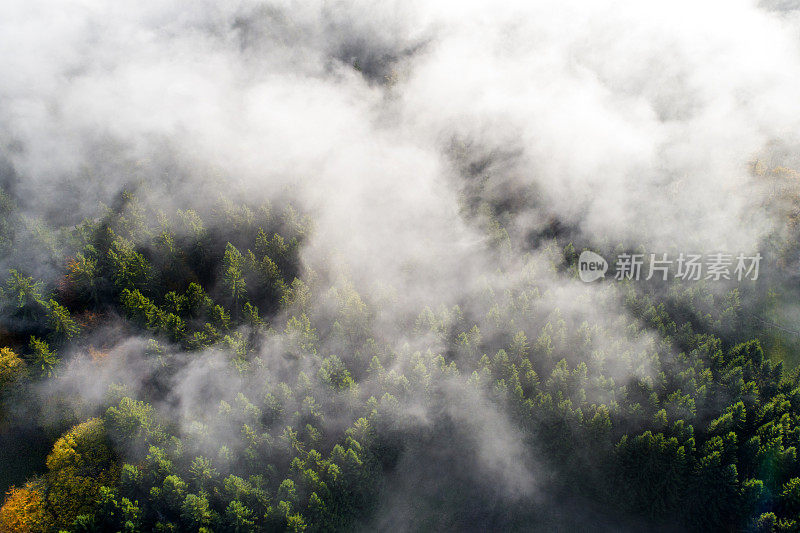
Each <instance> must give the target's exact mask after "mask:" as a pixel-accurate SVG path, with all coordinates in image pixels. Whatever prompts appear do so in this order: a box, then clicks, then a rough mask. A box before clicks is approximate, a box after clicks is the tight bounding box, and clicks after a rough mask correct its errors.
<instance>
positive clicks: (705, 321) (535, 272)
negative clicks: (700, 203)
mask: <svg viewBox="0 0 800 533" xmlns="http://www.w3.org/2000/svg"><path fill="white" fill-rule="evenodd" d="M759 172H760V173H761V174H765V173H766V171H764V170H763V169H762V170H760V171H759ZM774 174H775V176H774V177H773V178H770V179H776V180H784V181H786V180H793V179H796V178H795V177H794V175H792V174H791V173H787V172H786V171H780V170H779V171H776V172H775V173H774ZM784 181H781V182H780V183H783V182H784ZM16 203H17V200H16V199H15V198H14V197H13V195H11V194H8V193H3V194H2V196H0V207H1V208H2V224H0V247H2V251H3V252H2V253H3V254H4V255H5V256H7V257H9V258H10V259H9V262H8V263H9V264H8V269H7V271H5V272H3V274H2V289H0V345H2V350H0V393H1V394H2V413H1V414H2V422H0V423H1V424H2V433H3V434H4V435H6V438H7V439H11V440H13V439H15V438H16V439H28V438H30V439H32V440H31V442H34V443H36V442H38V443H40V444H43V446H44V447H45V451H44V452H43V453H40V452H38V451H37V446H38V447H41V446H39V445H33V444H32V445H30V446H27V445H24V444H23V445H21V446H19V445H18V446H19V448H20V450H22V451H20V452H19V454H16V453H15V454H14V456H13V457H9V456H8V455H7V456H5V457H4V458H3V461H4V462H8V463H23V464H26V465H29V467H28V469H27V471H25V472H21V473H20V472H16V471H14V472H12V471H11V470H9V469H8V468H6V472H7V473H6V474H5V476H6V480H5V481H6V484H7V485H8V486H9V488H8V491H7V493H6V496H5V503H4V504H3V506H2V509H1V510H0V530H2V531H20V532H21V531H26V532H49V531H75V532H78V531H125V532H134V531H207V532H208V531H241V532H244V531H287V530H288V531H334V530H349V529H359V528H367V529H369V528H376V527H381V526H383V527H384V528H386V527H390V524H391V522H390V520H391V517H385V516H382V514H381V513H382V512H381V509H382V507H383V503H384V502H385V500H386V498H387V495H389V494H391V493H392V491H394V490H396V487H397V486H398V485H403V484H405V485H407V486H409V487H412V489H413V490H414V491H416V492H417V493H418V494H419V502H423V503H422V504H416V505H417V506H416V508H415V510H414V513H413V517H412V518H408V519H407V520H409V521H410V527H411V528H412V529H415V530H420V531H430V530H490V529H493V530H504V531H509V530H510V531H513V530H527V529H531V528H532V527H533V525H536V524H538V525H539V526H540V527H541V528H544V529H547V528H548V524H549V525H550V526H554V525H555V524H561V525H563V524H569V523H570V521H572V522H573V525H574V526H578V525H580V524H581V523H582V522H581V521H586V522H585V523H590V524H593V526H596V527H602V525H603V524H607V525H608V527H609V528H614V527H617V528H625V527H628V528H631V529H638V528H642V527H645V525H647V527H654V526H655V527H663V528H664V529H667V530H697V531H708V530H726V531H796V530H798V528H800V462H798V457H797V449H798V445H799V444H800V442H799V441H800V382H798V373H797V371H796V370H795V360H796V359H793V358H794V357H796V356H795V355H794V351H795V348H794V343H795V342H796V339H795V338H794V337H793V335H792V333H791V332H787V331H782V330H777V329H775V328H774V327H772V326H771V325H770V324H771V322H770V320H771V318H770V314H769V313H770V310H771V309H773V308H774V306H776V305H778V304H779V303H780V300H781V299H782V298H790V297H791V295H792V294H793V293H792V290H793V289H792V290H790V289H785V288H783V289H781V290H778V289H779V288H780V287H785V284H786V283H787V281H786V279H778V278H776V277H772V278H770V277H769V276H767V275H765V276H764V280H763V281H762V282H761V283H760V284H751V285H747V286H745V283H746V282H742V286H741V287H740V286H737V285H733V284H732V285H730V286H726V287H725V288H724V289H723V290H720V289H719V287H712V286H710V285H709V284H706V283H704V282H695V283H689V282H686V283H678V282H669V283H665V284H660V285H656V284H646V283H634V282H627V283H621V282H620V283H616V282H613V281H611V282H598V286H600V285H601V284H602V283H605V284H606V285H605V287H606V288H607V290H606V291H605V292H603V294H605V295H606V297H607V298H609V299H610V300H611V301H614V302H619V303H620V305H621V308H623V309H625V310H626V312H625V313H621V314H619V316H611V317H609V316H607V315H605V314H604V315H603V316H598V317H597V318H596V320H590V319H586V317H585V316H582V317H580V320H577V319H576V318H575V317H576V316H577V315H576V314H575V313H573V312H571V311H570V310H569V309H567V307H569V306H568V304H567V303H566V302H565V303H564V307H563V308H562V307H561V306H559V305H554V304H553V301H554V299H557V294H555V293H554V291H553V289H552V286H551V284H550V283H549V282H548V281H547V280H549V279H552V278H553V277H554V276H555V277H557V278H560V279H565V280H568V281H569V280H572V281H570V283H575V284H580V282H579V281H577V280H576V273H575V261H576V257H577V253H578V251H579V250H580V249H581V246H582V244H581V243H578V242H572V241H571V240H569V236H568V235H566V230H565V231H564V232H561V233H560V234H557V235H549V236H546V238H547V243H546V246H542V248H546V251H545V252H539V253H536V254H529V255H527V256H525V257H527V258H526V259H525V268H524V269H523V271H524V275H523V276H521V278H520V279H519V280H518V281H517V282H515V283H512V284H506V285H505V286H501V285H498V284H496V283H494V282H493V280H491V279H487V280H486V283H485V285H484V287H483V289H482V290H481V291H480V294H477V295H475V294H465V295H464V302H455V303H454V302H446V303H443V304H442V305H440V306H438V307H437V306H429V307H426V308H422V309H418V310H417V311H416V312H415V314H414V315H413V316H408V317H405V316H402V317H401V318H398V319H396V320H394V322H393V323H392V324H391V328H390V327H388V326H387V324H386V320H385V317H382V315H381V313H380V311H381V306H383V305H386V306H390V305H391V301H398V300H402V295H397V294H395V295H393V296H390V297H388V302H389V303H387V302H386V301H384V300H382V299H381V298H379V297H373V296H367V295H362V294H359V293H358V292H357V290H356V289H355V288H354V285H353V284H352V283H350V282H349V281H348V279H347V277H346V276H344V275H341V276H338V277H331V276H326V275H323V274H321V273H317V272H314V271H312V270H310V269H309V268H308V267H307V266H305V265H303V264H302V262H301V260H300V256H301V255H300V251H301V248H302V246H303V243H304V241H305V240H306V239H308V238H309V236H310V235H312V234H313V231H314V224H313V220H312V217H310V216H307V215H305V214H303V213H302V212H301V211H300V210H299V209H297V208H294V207H292V205H291V204H290V203H288V202H283V203H276V204H274V205H268V204H259V205H248V204H247V203H244V202H241V201H229V200H225V199H221V200H220V201H219V202H218V203H217V204H216V205H214V206H213V207H211V208H208V209H205V210H199V211H196V210H192V209H189V208H186V209H176V210H175V211H174V212H165V211H163V210H160V209H156V208H154V207H152V206H149V205H148V204H147V203H146V202H143V201H142V200H141V198H140V197H139V195H138V194H136V193H133V192H125V193H122V194H120V195H119V196H118V197H117V198H116V200H115V202H114V203H113V205H110V206H105V205H103V206H100V207H99V208H98V209H99V211H98V216H97V217H95V218H94V219H87V220H84V221H83V222H81V223H79V224H75V225H73V224H70V225H65V226H58V225H55V224H53V223H52V222H51V221H47V220H45V219H35V218H31V217H29V216H27V215H25V214H23V212H22V211H21V210H18V209H17V208H16ZM495 207H496V206H495ZM495 207H493V206H482V207H481V212H483V213H490V214H491V213H492V211H493V209H494V211H495V213H496V214H497V213H499V211H498V210H497V209H495ZM489 220H490V221H489V222H487V223H485V224H483V226H482V227H483V228H484V229H485V231H486V232H487V233H488V234H489V235H490V237H491V239H490V242H491V246H493V247H494V253H495V254H496V256H497V258H498V262H497V264H498V275H499V277H502V275H503V273H504V270H503V269H504V268H507V264H510V263H508V262H506V261H504V259H503V258H504V257H508V256H515V257H517V256H519V257H522V256H523V253H524V250H517V249H515V247H516V246H517V245H516V244H512V243H514V242H516V240H514V239H509V237H508V235H507V234H506V233H505V230H504V229H503V226H502V216H501V215H500V214H497V216H495V215H491V216H490V218H489ZM787 220H788V221H787V225H786V228H785V230H786V231H785V232H784V233H781V234H779V235H776V238H775V240H774V242H772V243H770V246H771V248H770V250H771V251H770V253H769V254H768V257H767V263H768V265H771V266H773V267H775V269H777V268H779V267H780V265H781V264H782V261H785V260H786V258H787V257H789V256H790V255H791V254H793V253H794V251H793V248H792V247H791V246H788V245H786V243H787V242H788V243H791V242H792V241H791V239H792V238H794V237H795V236H796V232H795V230H794V228H795V223H794V220H793V219H791V217H788V218H787ZM544 238H545V237H541V238H540V239H539V242H542V239H544ZM620 246H621V245H620ZM32 258H35V260H36V267H35V268H34V266H33V263H32V262H31V261H32V260H33V259H32ZM768 265H766V264H765V266H764V267H763V268H764V269H765V271H766V270H768ZM45 267H46V268H45ZM775 269H773V271H774V270H775ZM53 272H54V273H55V274H51V273H53ZM771 284H772V285H771ZM780 284H783V285H780ZM587 304H588V305H591V302H587ZM756 315H757V316H758V317H762V318H764V317H765V318H764V320H762V321H755V320H754V319H753V316H756ZM392 328H394V329H392ZM620 331H621V332H624V334H623V335H622V336H620V335H619V334H618V332H620ZM402 336H404V338H406V339H408V341H407V342H404V343H398V342H397V339H398V338H401V337H402ZM131 339H133V340H131ZM126 342H127V343H128V344H125V346H126V348H125V350H127V352H135V354H136V361H137V364H138V365H139V367H138V370H137V372H138V373H139V375H140V376H142V378H141V382H140V383H132V382H131V381H130V380H128V379H123V378H120V381H119V382H116V383H112V384H111V385H110V386H108V390H107V391H106V392H105V394H104V396H103V398H102V400H101V401H98V402H95V403H93V402H83V403H82V402H81V401H80V398H79V396H80V395H79V394H76V393H75V391H71V390H70V389H63V388H59V387H58V386H57V384H58V383H59V382H60V381H62V380H64V379H66V376H68V375H72V374H70V373H69V366H68V364H69V361H71V360H76V359H81V358H82V360H83V361H85V366H84V367H82V368H83V370H82V372H83V376H84V377H85V378H86V379H87V381H90V380H92V379H93V378H92V375H91V373H92V372H93V369H96V370H97V372H98V373H100V372H101V369H102V368H104V367H108V366H109V365H113V364H114V358H115V357H121V356H120V348H119V346H120V345H123V344H124V343H126ZM131 343H134V344H133V345H132V346H131ZM205 360H208V361H214V362H215V364H216V365H217V366H214V367H213V370H212V372H211V374H213V377H214V379H215V380H217V381H216V382H215V383H216V384H212V385H209V387H210V388H209V390H203V387H202V386H200V387H199V390H198V392H197V396H195V398H196V399H199V398H202V399H203V402H207V403H204V404H203V405H202V406H199V405H195V406H194V408H193V409H188V410H187V411H186V412H183V414H181V415H180V416H177V415H175V411H172V410H170V409H169V406H170V402H171V401H173V400H174V397H173V396H172V395H171V387H173V386H174V384H175V383H176V380H178V379H180V376H182V375H183V374H182V373H183V372H184V371H185V369H186V368H187V365H189V364H190V362H191V361H205ZM212 381H213V380H212ZM198 383H205V382H203V381H202V380H199V381H198ZM454 383H457V384H459V385H460V386H459V387H453V384H454ZM454 390H455V392H454ZM454 402H461V403H462V404H463V405H465V406H468V407H467V409H466V413H465V412H463V411H455V410H454V408H453V407H452V405H453V403H454ZM481 402H486V403H487V404H488V405H491V406H492V409H499V410H500V411H502V412H503V413H505V414H506V416H507V418H508V420H509V421H510V423H511V425H512V426H513V428H514V431H515V435H518V439H516V441H517V445H518V446H519V447H520V448H521V449H522V450H523V451H525V453H528V452H530V454H531V456H535V457H536V458H537V461H539V463H540V464H539V465H538V470H537V471H538V472H539V473H540V476H541V479H540V480H537V483H538V486H539V489H538V493H540V494H544V496H541V497H537V498H529V497H527V496H526V497H520V498H512V497H504V496H501V495H499V493H500V492H502V491H501V490H500V489H498V488H497V487H494V486H493V483H494V480H493V479H492V477H491V476H490V475H487V474H485V473H476V472H470V471H469V469H467V468H463V467H464V465H469V464H470V460H469V459H465V458H464V457H462V454H471V453H475V451H474V449H471V448H469V447H466V448H459V443H462V442H471V441H470V439H471V438H473V436H472V435H471V434H470V430H469V429H464V428H470V427H473V426H469V425H467V424H465V423H463V422H464V419H465V417H468V416H470V414H469V410H470V409H472V406H474V405H480V404H481ZM410 406H414V409H411V408H410ZM419 411H424V412H425V413H426V416H425V417H424V420H421V419H420V418H419V417H418V416H416V415H415V412H419ZM476 413H477V409H476ZM475 416H477V414H476V415H475ZM22 428H25V431H26V433H21V431H22ZM32 428H33V429H32ZM25 453H28V454H30V456H31V458H30V459H28V460H26V459H24V458H23V457H21V455H24V454H25ZM497 453H503V452H502V450H498V451H497ZM37 454H38V455H37ZM8 472H11V473H8ZM497 482H498V484H499V483H501V481H499V480H498V481H497ZM387 520H388V521H389V522H387ZM587 527H588V526H587Z"/></svg>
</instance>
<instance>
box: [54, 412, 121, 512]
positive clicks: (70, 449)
mask: <svg viewBox="0 0 800 533" xmlns="http://www.w3.org/2000/svg"><path fill="white" fill-rule="evenodd" d="M47 469H48V472H47V474H46V475H45V481H46V483H47V496H46V503H47V509H48V510H49V511H50V513H52V515H53V517H54V518H55V525H56V527H59V528H63V527H67V526H69V525H70V524H72V522H73V521H74V520H75V518H76V517H77V516H78V515H81V514H90V513H91V512H92V511H93V510H94V506H95V504H96V503H97V497H98V494H99V492H100V487H102V486H109V487H112V486H115V485H116V484H117V480H118V478H119V465H118V464H117V462H116V460H115V457H114V454H113V452H112V451H111V448H110V446H109V444H108V437H107V435H106V432H105V428H104V427H103V421H102V420H101V419H99V418H91V419H89V420H87V421H86V422H83V423H82V424H78V425H77V426H75V427H73V428H72V429H71V430H70V431H68V432H67V433H66V434H65V435H64V436H63V437H61V438H60V439H58V440H57V441H56V443H55V444H54V445H53V451H52V452H50V455H48V456H47Z"/></svg>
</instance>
